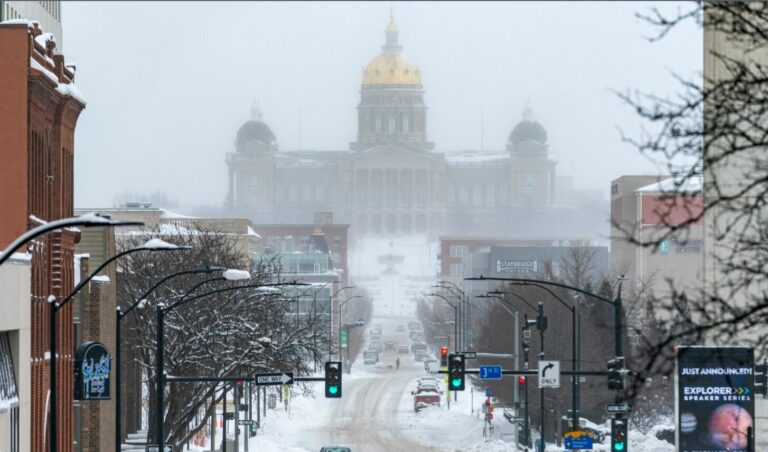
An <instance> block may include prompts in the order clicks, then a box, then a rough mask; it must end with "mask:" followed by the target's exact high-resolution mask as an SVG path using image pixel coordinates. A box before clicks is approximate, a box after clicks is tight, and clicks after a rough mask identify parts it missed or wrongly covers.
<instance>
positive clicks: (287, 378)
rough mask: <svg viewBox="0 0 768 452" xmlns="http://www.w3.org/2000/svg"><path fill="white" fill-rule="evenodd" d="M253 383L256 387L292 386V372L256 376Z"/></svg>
mask: <svg viewBox="0 0 768 452" xmlns="http://www.w3.org/2000/svg"><path fill="white" fill-rule="evenodd" d="M254 382H255V383H256V385H257V386H273V385H292V384H293V372H280V373H274V374H259V375H256V378H255V379H254Z"/></svg>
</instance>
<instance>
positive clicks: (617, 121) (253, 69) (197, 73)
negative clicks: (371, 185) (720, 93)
mask: <svg viewBox="0 0 768 452" xmlns="http://www.w3.org/2000/svg"><path fill="white" fill-rule="evenodd" d="M653 5H654V3H641V2H616V3H610V2H593V3H569V2H553V3H541V2H530V3H522V2H521V3H512V2H510V3H502V2H488V3H477V2H474V3H463V2H445V3H442V2H423V3H422V2H412V3H400V2H360V3H351V2H338V3H321V2H307V3H300V2H297V3H289V2H274V3H272V2H259V3H248V2H235V3H223V2H216V3H204V2H189V3H186V2H165V3H158V2H136V3H133V2H124V3H117V2H99V3H97V2H63V3H62V21H63V29H64V31H63V34H64V45H65V48H64V53H65V56H66V58H67V61H69V62H74V63H76V64H77V76H76V80H77V84H78V86H79V87H80V89H81V91H82V92H83V93H84V95H85V96H86V98H87V99H88V106H87V108H86V109H85V111H84V112H83V114H82V115H81V116H80V120H79V123H78V126H77V135H76V145H75V147H76V156H75V171H76V172H75V178H76V179H75V204H76V206H77V207H105V206H111V204H112V200H113V197H114V195H115V194H117V193H120V192H124V191H126V190H131V191H134V192H139V193H151V192H155V191H161V192H164V193H166V194H167V195H168V196H169V197H170V198H171V199H177V200H178V201H179V202H180V203H182V204H185V205H220V204H221V203H222V202H223V200H224V197H225V195H226V190H227V176H226V164H225V160H224V158H225V154H226V153H227V152H231V151H232V150H233V142H234V138H235V134H236V132H237V130H238V128H239V127H240V126H241V125H242V123H243V122H245V121H247V120H248V119H249V116H250V106H251V103H252V102H253V101H254V100H256V99H259V101H260V105H261V109H262V111H263V114H264V120H265V122H266V123H267V124H269V126H270V127H271V128H272V130H273V131H274V132H275V134H276V136H277V141H278V144H279V145H280V148H281V149H282V150H295V149H298V148H299V146H300V145H301V148H302V149H304V150H307V149H317V150H332V149H348V146H349V143H350V142H351V141H354V140H355V135H356V128H357V124H356V122H357V118H356V110H355V108H356V106H357V103H358V101H359V95H360V94H359V90H360V83H361V70H362V68H363V66H365V65H366V64H367V63H368V62H369V61H370V60H371V59H373V58H374V57H375V56H376V55H377V54H378V53H379V52H380V49H381V46H382V45H383V43H384V27H385V26H386V24H387V22H388V20H389V11H390V8H394V12H395V19H396V22H397V23H398V24H399V26H400V43H401V44H402V46H403V53H404V55H406V56H407V57H408V58H409V59H411V60H412V61H413V62H415V63H416V64H418V65H419V66H420V68H421V71H422V81H423V83H424V89H425V92H426V94H425V102H426V103H427V106H428V107H429V110H428V117H427V121H428V122H427V132H428V136H429V139H430V140H431V141H434V142H435V144H436V150H437V151H452V150H460V149H479V148H480V143H481V136H483V135H484V143H485V146H484V148H485V149H486V150H489V151H492V150H502V149H504V146H505V143H506V140H507V136H508V134H509V132H510V130H511V129H512V127H513V126H514V125H515V124H516V123H517V122H518V121H519V120H520V118H521V115H522V111H523V109H524V108H525V105H526V103H528V102H530V106H531V108H532V110H533V117H534V119H536V120H538V121H540V122H541V123H542V124H543V125H544V127H545V128H546V129H547V131H548V133H549V142H550V151H551V152H552V153H553V154H554V155H555V157H556V159H557V160H558V162H559V163H558V166H557V168H558V172H559V173H560V174H568V175H573V176H574V177H575V181H576V185H577V186H578V187H582V188H599V189H602V190H604V192H605V193H606V197H607V192H608V188H609V183H610V180H612V179H614V178H616V177H618V176H620V175H623V174H643V173H645V174H657V173H658V170H657V168H656V167H655V166H654V165H653V164H652V163H650V162H649V161H648V159H646V158H644V157H642V156H640V155H639V154H638V153H637V152H636V151H635V150H634V149H633V148H631V147H629V146H628V145H625V144H623V143H621V140H620V135H619V133H618V131H617V127H620V128H622V129H624V130H625V131H627V132H629V133H632V134H636V133H637V132H638V131H639V127H640V123H639V121H638V119H637V117H636V116H635V115H634V113H633V111H632V110H631V109H629V108H628V107H627V106H626V105H624V104H623V103H622V102H621V101H620V100H619V99H618V98H617V97H616V95H615V94H614V93H613V92H612V90H619V91H624V90H628V89H630V90H634V89H641V90H644V91H650V92H655V93H659V94H673V93H674V92H675V91H676V90H677V85H676V82H675V81H674V80H673V78H672V76H671V75H670V74H671V72H676V73H679V74H682V75H685V76H693V75H695V74H697V73H699V72H700V70H701V63H702V39H701V33H700V31H699V30H697V29H696V28H695V27H694V26H692V25H687V26H685V27H680V28H679V29H676V30H674V31H673V33H671V34H670V35H669V36H668V37H667V38H665V39H664V40H662V41H661V42H656V43H650V42H648V41H647V40H646V39H645V36H648V35H650V34H651V33H652V31H653V30H652V29H651V28H649V26H648V25H647V24H645V23H643V22H642V21H641V20H639V19H636V18H635V16H634V14H635V13H636V12H648V11H649V10H650V8H651V7H652V6H653ZM678 6H679V4H675V3H672V4H662V5H660V7H661V8H662V10H667V11H671V10H674V9H675V8H677V7H678ZM683 8H684V6H683ZM481 111H484V115H482V116H484V127H481V123H482V122H481ZM300 112H301V114H300ZM300 117H301V121H300V119H299V118H300ZM300 124H301V125H300ZM481 130H484V134H483V132H481Z"/></svg>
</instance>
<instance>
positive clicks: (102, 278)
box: [91, 275, 109, 284]
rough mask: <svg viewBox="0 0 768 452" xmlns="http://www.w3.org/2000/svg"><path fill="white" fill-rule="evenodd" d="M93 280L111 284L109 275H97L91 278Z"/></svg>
mask: <svg viewBox="0 0 768 452" xmlns="http://www.w3.org/2000/svg"><path fill="white" fill-rule="evenodd" d="M91 282H95V283H105V284H109V276H107V275H96V276H94V277H93V278H91Z"/></svg>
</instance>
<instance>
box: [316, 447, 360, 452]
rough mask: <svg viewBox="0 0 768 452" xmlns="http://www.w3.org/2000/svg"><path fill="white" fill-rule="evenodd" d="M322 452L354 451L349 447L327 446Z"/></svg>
mask: <svg viewBox="0 0 768 452" xmlns="http://www.w3.org/2000/svg"><path fill="white" fill-rule="evenodd" d="M320 452H352V449H350V448H349V447H340V446H325V447H323V448H322V449H320Z"/></svg>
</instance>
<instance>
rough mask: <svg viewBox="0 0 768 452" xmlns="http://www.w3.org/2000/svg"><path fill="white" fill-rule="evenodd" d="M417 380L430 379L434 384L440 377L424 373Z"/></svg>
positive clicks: (438, 381)
mask: <svg viewBox="0 0 768 452" xmlns="http://www.w3.org/2000/svg"><path fill="white" fill-rule="evenodd" d="M418 381H431V382H432V383H434V384H438V383H440V379H439V378H437V377H435V376H434V375H424V376H423V377H421V378H419V379H418Z"/></svg>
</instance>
